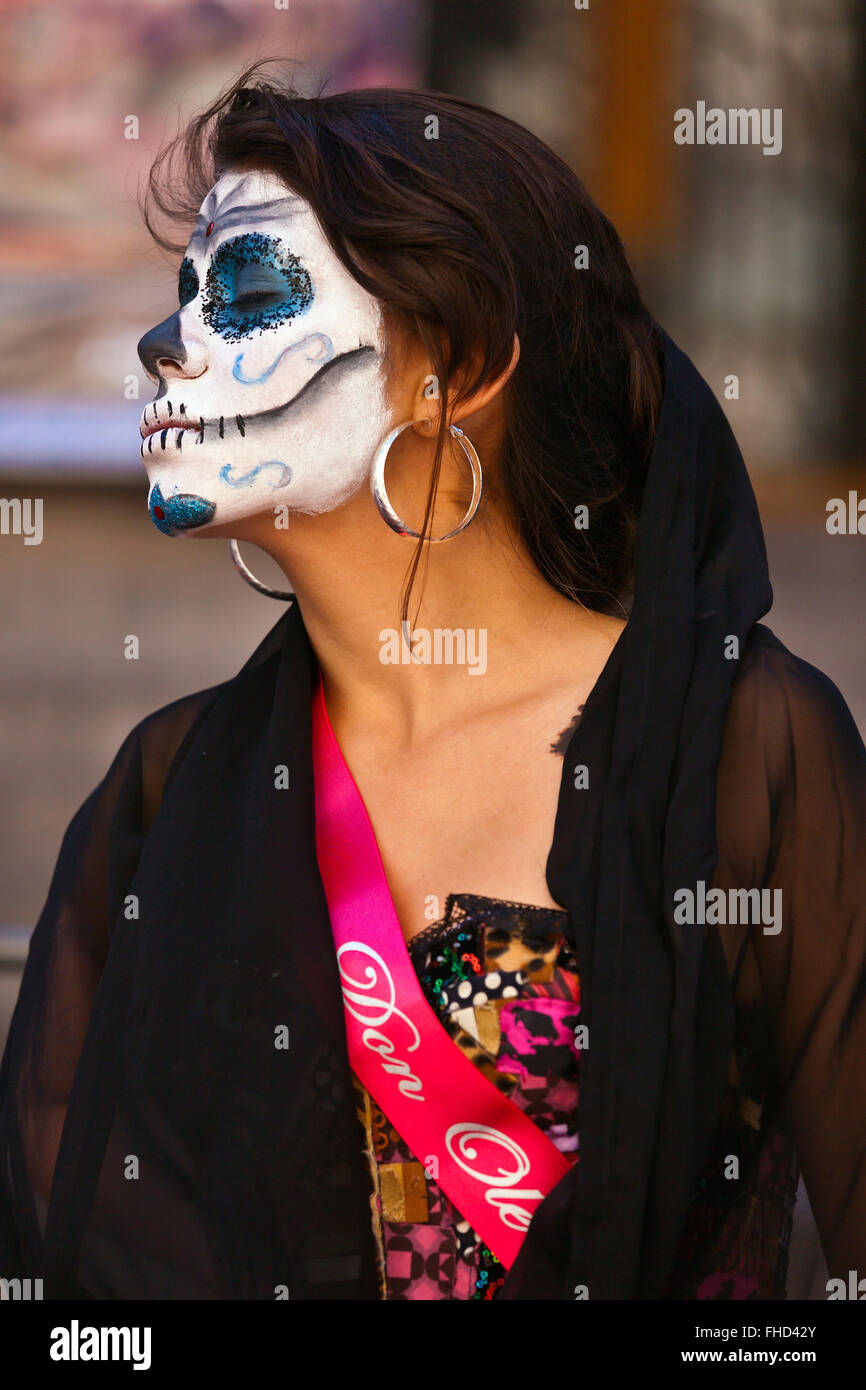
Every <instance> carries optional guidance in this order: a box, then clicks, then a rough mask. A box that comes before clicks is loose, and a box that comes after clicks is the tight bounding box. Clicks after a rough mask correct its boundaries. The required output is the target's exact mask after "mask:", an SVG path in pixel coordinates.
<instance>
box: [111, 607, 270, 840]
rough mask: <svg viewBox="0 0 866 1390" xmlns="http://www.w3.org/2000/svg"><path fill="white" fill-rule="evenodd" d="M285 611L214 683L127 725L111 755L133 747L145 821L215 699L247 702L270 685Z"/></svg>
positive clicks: (217, 701) (126, 757)
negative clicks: (250, 650) (243, 658)
mask: <svg viewBox="0 0 866 1390" xmlns="http://www.w3.org/2000/svg"><path fill="white" fill-rule="evenodd" d="M285 625H286V617H285V616H284V617H283V618H281V619H280V620H279V621H278V622H277V623H276V624H275V626H274V627H272V628H271V629H270V631H269V632H268V633H267V634H266V636H265V637H264V639H263V640H262V641H261V642H260V643H259V645H258V646H257V647H256V648H255V650H254V651H253V653H252V655H251V656H250V657H249V658H248V660H247V661H246V662H245V663H244V665H243V666H242V667H241V668H240V670H239V671H237V672H236V673H235V674H233V675H231V676H229V677H227V678H226V679H225V680H222V681H218V682H217V683H216V684H214V685H210V686H206V687H204V688H203V689H201V690H196V691H193V692H192V693H191V694H188V695H183V696H180V697H179V698H178V699H175V700H171V701H170V702H169V703H168V704H165V705H161V706H160V707H159V708H157V709H155V710H153V711H152V712H151V713H150V714H147V715H145V716H144V718H143V719H140V720H139V722H138V723H137V724H136V725H135V726H134V727H133V728H132V729H131V730H130V732H129V734H128V735H127V737H126V739H125V740H124V743H123V745H122V746H121V749H120V750H119V752H118V754H117V758H116V759H115V762H117V760H118V759H120V760H121V761H127V762H128V760H129V756H130V754H131V753H132V752H133V751H134V752H135V754H136V755H137V757H138V759H139V763H140V769H141V778H142V806H143V811H144V819H145V822H146V823H149V822H150V820H152V818H153V815H154V814H155V813H156V809H157V807H158V806H159V803H160V801H161V799H162V795H163V791H164V789H165V786H166V783H167V781H168V779H169V775H170V773H171V772H172V770H173V768H174V767H175V765H176V764H177V763H178V762H179V761H180V759H181V758H182V756H183V752H184V750H185V749H186V748H187V747H188V745H189V743H190V741H191V739H192V738H193V737H194V735H195V733H196V731H197V730H198V729H199V728H200V727H201V725H202V724H203V723H204V721H205V720H206V718H207V717H208V715H209V714H210V713H211V711H212V710H214V709H215V708H216V707H217V706H218V705H219V704H220V703H221V701H223V700H225V699H227V698H231V697H232V696H235V697H236V698H237V699H238V700H239V701H240V703H241V704H243V703H245V702H248V701H249V699H250V696H251V687H253V686H254V685H265V686H267V687H268V688H269V689H270V688H271V687H272V685H273V680H274V676H275V668H276V664H277V663H278V661H279V657H280V653H281V651H282V646H283V640H284V636H285Z"/></svg>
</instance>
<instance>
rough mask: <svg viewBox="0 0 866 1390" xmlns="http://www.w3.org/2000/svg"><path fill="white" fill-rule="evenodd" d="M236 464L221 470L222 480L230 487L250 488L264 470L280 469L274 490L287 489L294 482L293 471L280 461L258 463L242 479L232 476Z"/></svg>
mask: <svg viewBox="0 0 866 1390" xmlns="http://www.w3.org/2000/svg"><path fill="white" fill-rule="evenodd" d="M233 468H234V464H231V463H227V464H225V466H224V467H223V468H221V469H220V478H221V479H222V481H223V482H224V483H228V485H229V487H249V485H250V483H253V482H255V480H256V478H257V477H258V475H259V474H260V473H261V471H262V469H263V468H279V470H280V476H279V477H278V478H277V480H276V482H275V483H271V487H272V488H277V487H285V486H286V484H287V483H290V482H291V481H292V470H291V468H290V467H289V465H288V464H287V463H281V462H280V460H279V459H269V460H268V462H267V463H257V464H256V466H255V468H251V469H250V471H249V473H243V474H242V475H241V477H240V478H233V477H232V476H231V473H232V469H233Z"/></svg>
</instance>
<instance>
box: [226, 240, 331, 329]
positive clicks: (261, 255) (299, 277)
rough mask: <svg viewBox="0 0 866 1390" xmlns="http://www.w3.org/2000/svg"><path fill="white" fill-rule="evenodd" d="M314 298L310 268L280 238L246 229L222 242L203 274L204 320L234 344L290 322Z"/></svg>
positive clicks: (305, 308)
mask: <svg viewBox="0 0 866 1390" xmlns="http://www.w3.org/2000/svg"><path fill="white" fill-rule="evenodd" d="M312 302H313V284H312V281H311V279H310V275H309V272H308V271H307V270H306V268H305V267H304V266H303V265H302V264H301V262H300V261H299V260H298V258H297V256H294V255H292V253H291V251H289V250H287V249H286V247H285V246H283V245H282V243H281V242H280V241H279V239H278V238H277V237H271V236H265V235H264V233H262V232H245V233H244V234H243V235H242V236H236V237H232V238H231V239H230V240H229V241H224V242H223V243H222V245H221V246H219V247H218V248H217V250H216V252H215V254H214V257H213V260H212V261H211V263H210V266H209V268H208V272H207V277H206V279H205V291H204V295H203V296H202V306H201V312H202V317H203V319H204V321H205V323H206V324H207V325H208V327H209V328H211V329H212V330H213V331H214V332H215V333H218V334H219V335H220V337H222V338H225V339H226V340H227V341H228V342H230V343H237V342H240V340H241V339H242V338H248V337H249V336H250V334H251V333H255V332H256V331H257V330H260V331H262V332H267V331H270V330H271V329H274V328H279V327H280V326H281V324H284V323H291V322H292V320H293V319H296V318H297V317H298V316H299V315H300V314H303V313H305V312H306V310H307V309H309V307H310V305H311V304H312Z"/></svg>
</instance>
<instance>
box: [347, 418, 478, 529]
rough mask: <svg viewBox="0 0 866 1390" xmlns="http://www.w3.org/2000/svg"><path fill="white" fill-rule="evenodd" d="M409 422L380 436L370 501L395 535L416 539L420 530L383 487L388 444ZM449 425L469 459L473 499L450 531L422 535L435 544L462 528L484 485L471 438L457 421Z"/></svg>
mask: <svg viewBox="0 0 866 1390" xmlns="http://www.w3.org/2000/svg"><path fill="white" fill-rule="evenodd" d="M412 423H413V421H411V420H407V421H406V422H405V423H404V424H402V425H397V426H396V427H395V428H394V429H393V430H391V432H390V434H386V435H385V438H384V439H383V440H382V443H381V444H380V445H379V448H378V450H377V452H376V457H375V458H374V460H373V466H372V468H371V469H370V490H371V492H372V494H373V501H374V502H375V503H376V506H377V507H378V508H379V515H380V516H381V518H382V520H383V521H384V522H386V524H387V525H388V526H390V528H391V530H392V531H396V532H397V535H398V536H414V538H415V540H420V539H421V533H420V531H413V530H412V527H411V526H407V525H406V523H405V521H403V520H402V519H401V518H400V517H399V516H398V515H397V513H396V512H395V511H394V508H393V507H392V506H391V502H390V499H389V497H388V490H387V488H386V487H385V464H386V462H387V459H388V454H389V453H390V451H391V445H392V444H393V443H394V440H395V439H396V438H397V436H398V434H402V433H403V431H404V430H407V429H408V428H409V426H410V425H411V424H412ZM448 428H449V429H450V431H451V435H452V437H453V438H454V439H456V440H457V443H458V444H459V445H460V447H461V449H462V450H463V452H464V454H465V455H466V457H467V459H468V460H469V467H470V468H471V469H472V501H471V502H470V503H469V506H468V508H467V511H466V515H465V516H464V518H463V520H462V521H461V522H460V525H459V526H455V527H454V530H453V531H446V533H445V535H444V536H425V537H424V540H426V541H432V542H433V543H436V544H438V542H439V541H450V539H451V537H452V536H457V535H459V534H460V532H461V531H465V529H466V527H467V526H468V525H469V523H470V521H471V520H472V518H473V517H474V515H475V513H476V512H477V511H478V504H479V502H480V501H481V489H482V486H483V478H482V473H481V460H480V459H479V457H478V454H477V453H476V451H475V446H474V444H473V443H472V441H471V440H470V439H467V438H466V435H465V434H464V433H463V431H462V430H461V429H458V427H457V425H449V426H448Z"/></svg>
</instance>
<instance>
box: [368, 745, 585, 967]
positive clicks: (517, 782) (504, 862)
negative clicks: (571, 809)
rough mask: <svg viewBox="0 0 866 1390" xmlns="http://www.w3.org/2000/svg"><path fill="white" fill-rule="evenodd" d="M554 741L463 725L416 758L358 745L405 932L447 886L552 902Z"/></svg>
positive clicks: (428, 915) (557, 759) (439, 904)
mask: <svg viewBox="0 0 866 1390" xmlns="http://www.w3.org/2000/svg"><path fill="white" fill-rule="evenodd" d="M555 741H556V740H555V736H554V738H553V739H551V737H550V735H549V734H547V735H545V734H543V733H542V734H541V735H540V736H539V734H538V731H537V730H536V731H534V733H525V732H524V733H523V734H522V735H521V733H519V732H518V733H515V734H514V735H513V736H512V737H511V738H507V737H505V736H500V737H492V738H491V737H486V736H478V735H477V734H476V735H475V736H473V735H472V734H470V733H467V734H466V735H462V736H461V735H457V736H454V737H451V738H447V739H441V740H439V741H437V742H436V744H435V745H433V746H431V747H429V748H428V749H427V750H425V752H423V753H421V754H419V755H417V756H412V757H405V756H404V757H403V758H399V757H397V758H393V759H377V758H376V757H375V756H371V753H370V750H369V748H367V749H366V750H360V749H359V750H358V753H357V754H356V755H355V756H354V758H353V760H352V771H353V774H354V776H355V780H356V782H357V784H358V787H359V789H360V791H361V794H362V796H363V799H364V804H365V806H366V808H367V813H368V815H369V817H370V820H371V823H372V826H373V830H374V832H375V835H376V840H377V843H378V845H379V851H380V853H381V855H382V860H383V863H384V866H385V872H386V875H387V878H388V885H389V888H390V890H391V896H392V898H393V900H394V905H395V908H396V910H397V915H398V917H399V919H400V922H401V925H402V927H403V933H404V936H406V937H407V939H408V938H410V937H412V936H414V935H415V933H416V932H418V931H420V930H423V929H424V928H425V927H427V926H428V925H429V924H430V922H431V921H435V920H437V919H438V918H439V916H440V915H441V913H442V910H443V908H444V904H445V901H446V899H447V897H448V895H449V894H451V893H474V894H480V895H485V896H488V897H492V898H496V897H498V898H505V899H507V900H510V901H512V902H523V903H534V904H536V905H538V906H540V907H550V908H552V907H556V906H558V904H556V902H555V901H554V899H553V898H552V897H551V895H550V892H549V889H548V886H547V880H546V874H545V869H546V863H547V856H548V854H549V852H550V847H551V844H552V840H553V831H554V824H555V818H556V808H557V803H558V798H559V793H560V786H561V782H562V775H563V760H562V755H561V753H558V752H556V751H554V750H553V747H552V744H553V743H554V742H555Z"/></svg>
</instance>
